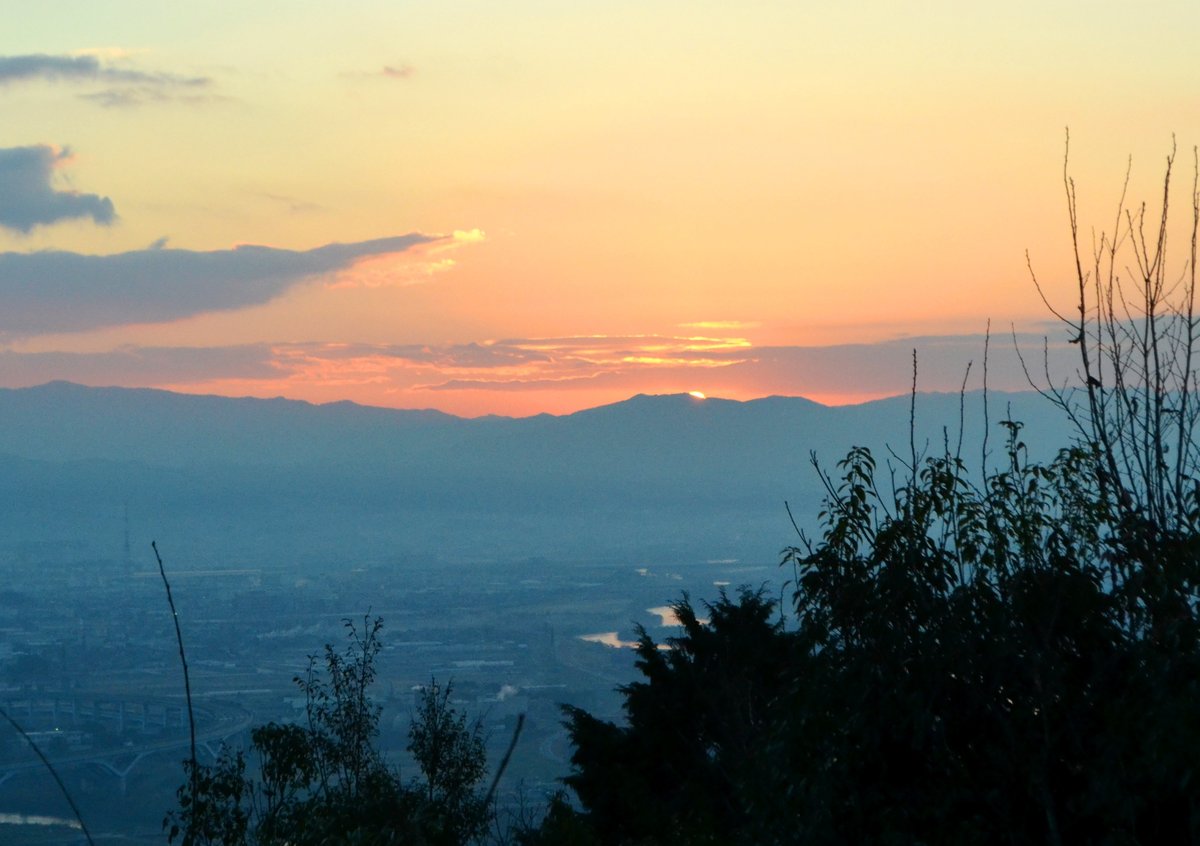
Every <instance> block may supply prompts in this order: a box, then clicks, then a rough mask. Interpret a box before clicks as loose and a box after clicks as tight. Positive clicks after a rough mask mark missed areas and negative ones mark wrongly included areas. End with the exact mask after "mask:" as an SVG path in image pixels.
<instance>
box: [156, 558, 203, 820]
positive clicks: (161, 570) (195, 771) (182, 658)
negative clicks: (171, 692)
mask: <svg viewBox="0 0 1200 846" xmlns="http://www.w3.org/2000/svg"><path fill="white" fill-rule="evenodd" d="M150 548H151V549H153V550H154V560H155V561H157V562H158V574H159V575H160V576H162V582H163V587H165V588H166V589H167V604H168V605H169V606H171V619H172V620H174V621H175V640H176V642H177V643H178V644H179V663H180V664H182V665H183V692H184V695H185V697H186V698H187V709H188V731H189V733H190V740H191V756H192V757H191V776H192V778H191V782H192V804H191V805H190V806H189V807H190V811H189V813H190V814H191V815H192V816H193V817H194V816H195V813H196V801H197V796H196V794H197V792H198V790H199V786H200V762H199V761H198V760H197V759H196V715H195V713H194V712H193V711H192V682H191V679H190V678H189V677H188V664H187V656H186V655H184V654H183V632H181V631H180V629H179V612H177V611H176V610H175V600H174V599H173V598H172V597H171V583H170V582H168V581H167V571H166V568H165V567H163V561H162V556H160V555H159V554H158V543H157V542H156V541H150ZM191 828H192V826H190V825H189V832H190V829H191Z"/></svg>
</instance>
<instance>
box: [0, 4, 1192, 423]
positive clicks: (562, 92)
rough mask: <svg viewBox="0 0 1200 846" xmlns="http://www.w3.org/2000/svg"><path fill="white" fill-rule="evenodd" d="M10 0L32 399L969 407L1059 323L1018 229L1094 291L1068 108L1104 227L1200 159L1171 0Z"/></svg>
mask: <svg viewBox="0 0 1200 846" xmlns="http://www.w3.org/2000/svg"><path fill="white" fill-rule="evenodd" d="M11 6H12V8H10V9H9V10H8V14H7V15H6V25H5V26H4V27H3V29H2V30H0V385H4V386H10V387H14V386H23V385H31V384H38V383H40V382H44V381H48V380H50V379H70V380H72V381H78V382H83V383H86V384H93V385H128V386H150V387H163V388H170V389H173V390H181V391H190V392H204V393H225V394H236V395H254V396H277V395H283V396H288V397H293V398H298V399H308V400H313V401H319V402H324V401H332V400H341V399H351V400H355V401H358V402H363V403H370V404H378V405H390V406H397V407H436V408H442V409H445V410H447V411H452V412H455V413H460V414H469V415H476V414H485V413H503V414H532V413H537V412H539V411H551V412H556V413H557V412H565V411H571V410H575V409H579V408H583V407H587V406H592V405H597V404H600V403H603V402H611V401H615V400H619V399H623V398H625V397H627V396H629V395H631V394H633V393H637V392H639V391H640V392H648V393H662V392H682V391H693V390H696V391H702V392H704V393H705V394H707V395H709V396H726V397H731V398H735V399H748V398H751V397H755V396H761V395H764V394H772V393H782V394H803V395H806V396H810V397H812V398H815V399H819V400H822V401H827V402H846V401H856V400H861V399H866V398H871V397H876V396H881V395H886V394H895V393H901V392H904V391H905V390H907V387H908V384H909V380H910V378H911V370H910V368H911V364H910V360H909V352H908V351H909V350H910V349H911V348H913V347H914V346H915V347H917V348H918V350H919V356H920V359H921V362H922V364H921V383H922V386H923V387H925V388H928V389H932V390H954V389H957V387H958V384H959V383H961V380H962V374H963V369H964V367H965V366H966V363H967V362H968V361H969V360H971V359H976V360H978V358H979V357H980V355H981V352H982V342H981V338H980V335H981V333H982V332H983V331H984V329H985V327H986V325H987V321H988V320H989V318H990V319H991V321H992V327H993V332H994V333H996V334H997V335H1000V336H1003V337H1002V338H993V349H997V348H998V347H1000V346H1004V345H1006V346H1007V347H1008V348H1011V345H1012V342H1011V338H1010V337H1009V335H1010V334H1011V328H1010V327H1012V326H1013V325H1014V324H1015V325H1016V328H1017V330H1018V331H1019V332H1021V333H1022V334H1023V336H1024V337H1025V340H1026V342H1027V343H1028V344H1030V345H1032V346H1033V347H1034V348H1037V349H1040V341H1039V340H1038V337H1039V336H1040V333H1043V332H1047V331H1049V332H1051V333H1054V332H1055V331H1056V330H1055V328H1054V327H1053V326H1052V325H1050V324H1047V323H1046V318H1047V314H1046V312H1045V309H1044V307H1043V306H1042V304H1041V302H1040V300H1039V299H1038V296H1037V294H1036V292H1035V291H1034V289H1033V286H1032V284H1031V283H1030V281H1029V275H1028V271H1027V270H1026V267H1025V251H1026V250H1029V252H1030V254H1031V258H1032V261H1033V264H1034V266H1035V268H1036V269H1037V271H1038V274H1039V278H1040V279H1041V281H1042V282H1043V284H1044V286H1045V287H1046V289H1047V292H1048V293H1049V294H1050V295H1051V297H1052V298H1054V297H1058V298H1060V299H1061V300H1062V301H1063V302H1068V301H1069V296H1070V285H1071V277H1070V272H1071V264H1070V261H1069V253H1068V247H1069V243H1068V239H1067V235H1068V232H1067V227H1066V214H1065V202H1064V199H1063V190H1062V181H1061V180H1062V163H1063V162H1062V160H1063V152H1064V128H1065V127H1067V126H1069V127H1070V129H1071V171H1072V174H1073V175H1074V177H1075V179H1076V182H1077V184H1078V186H1079V197H1080V203H1081V211H1082V216H1083V221H1084V224H1085V226H1087V227H1091V226H1092V225H1095V226H1096V227H1107V226H1109V225H1110V221H1111V217H1112V210H1113V209H1114V208H1115V204H1116V201H1117V199H1118V197H1119V194H1120V189H1121V182H1122V179H1123V177H1124V174H1125V168H1126V163H1127V160H1128V157H1130V156H1132V159H1133V176H1132V180H1131V188H1130V196H1131V197H1133V198H1135V199H1138V200H1141V199H1143V198H1145V199H1147V200H1149V201H1151V202H1154V201H1156V199H1157V197H1156V194H1157V193H1158V186H1159V184H1160V182H1161V176H1162V168H1163V163H1164V160H1165V156H1166V154H1167V153H1168V152H1169V151H1170V149H1171V143H1172V136H1173V135H1174V137H1175V138H1176V139H1177V143H1178V146H1179V151H1180V155H1179V161H1178V163H1177V176H1178V179H1177V182H1176V185H1177V187H1178V188H1179V189H1180V190H1179V191H1178V192H1177V194H1176V196H1175V197H1174V198H1173V199H1174V201H1175V202H1176V204H1177V207H1180V206H1182V207H1185V208H1186V205H1187V199H1188V198H1187V195H1186V191H1187V190H1188V188H1189V187H1190V183H1191V173H1190V171H1191V160H1192V152H1191V151H1192V145H1193V144H1196V143H1200V62H1198V61H1197V60H1196V51H1195V43H1196V42H1195V36H1196V33H1197V32H1200V5H1198V4H1196V3H1195V2H1182V0H1181V2H1148V3H1144V4H1122V5H1115V4H1114V5H1112V6H1111V7H1109V8H1104V9H1101V8H1100V7H1099V6H1097V4H1095V3H1091V2H1053V0H1041V2H1011V3H1007V4H981V3H961V2H953V3H952V2H924V3H906V4H899V3H893V2H883V0H875V1H874V2H873V1H872V0H863V2H857V3H844V4H830V3H816V2H795V0H790V1H789V2H767V0H764V1H763V2H754V1H753V0H750V2H746V3H741V4H731V3H728V2H705V0H691V2H687V3H683V2H673V0H656V2H652V3H646V2H644V0H643V2H636V3H635V2H625V0H605V2H602V3H601V2H590V0H581V2H570V3H563V2H534V0H510V2H505V3H496V2H457V0H440V2H436V3H433V2H400V0H387V2H369V1H368V0H347V2H344V3H340V4H336V5H335V4H329V3H325V2H315V1H314V2H298V1H297V0H287V2H283V0H278V2H269V1H268V0H263V2H254V3H243V2H238V3H233V2H209V3H204V4H160V3H150V2H134V0H123V1H122V0H110V2H106V3H103V4H98V3H92V2H70V1H66V2H59V3H54V4H25V3H22V4H11ZM1176 256H1177V258H1178V259H1179V262H1180V266H1182V259H1183V250H1182V249H1179V250H1178V251H1177V252H1176ZM1052 337H1054V336H1053V335H1052ZM997 355H998V356H999V358H998V359H997V366H996V368H995V371H994V374H993V378H994V379H995V380H997V382H998V384H996V387H1010V388H1016V387H1020V386H1021V380H1020V379H1019V378H1018V376H1017V372H1016V368H1015V366H1013V361H1012V360H1008V359H1013V358H1014V357H1012V356H1011V355H1009V354H1008V353H1007V352H1006V351H1003V352H998V353H997ZM1006 355H1007V356H1008V359H1006V358H1005V356H1006ZM1006 362H1007V363H1006ZM977 369H978V366H977ZM1006 380H1007V381H1006Z"/></svg>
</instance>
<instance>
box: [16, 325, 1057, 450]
mask: <svg viewBox="0 0 1200 846" xmlns="http://www.w3.org/2000/svg"><path fill="white" fill-rule="evenodd" d="M983 340H984V339H983V337H982V336H980V335H960V336H940V337H922V338H909V339H905V340H902V341H884V342H880V343H872V344H841V345H829V346H810V347H802V346H774V347H752V346H749V345H744V342H743V341H741V340H740V339H736V338H726V339H721V338H702V339H697V338H692V337H671V336H580V337H574V338H524V339H522V338H510V339H506V340H500V341H486V342H478V343H463V344H366V343H318V342H312V343H256V344H244V345H236V346H224V347H178V348H177V347H135V346H123V347H118V348H116V349H112V350H108V351H101V352H89V353H86V354H85V353H78V352H53V351H51V352H45V351H42V352H25V351H20V350H16V349H9V350H8V351H4V352H0V384H3V385H6V386H13V387H15V386H23V385H33V384H39V383H41V382H46V381H50V380H53V379H68V380H71V381H76V382H82V383H85V384H92V385H124V386H128V387H166V388H172V389H176V390H189V391H210V390H211V391H216V392H220V393H234V394H250V395H256V396H278V395H283V396H289V397H295V398H299V399H311V400H317V401H323V400H330V399H346V398H350V399H354V400H357V401H359V402H364V403H368V404H380V405H399V406H408V407H425V406H429V405H436V406H439V407H443V408H459V409H464V410H466V409H474V410H475V411H474V413H479V412H480V411H481V410H496V409H498V408H499V409H502V408H506V407H512V403H513V402H514V400H515V398H517V397H519V396H520V395H521V394H528V395H529V396H530V397H531V398H532V397H535V396H536V397H537V399H530V400H528V401H526V402H525V404H524V406H523V407H527V408H532V409H544V408H545V407H547V405H550V406H552V407H555V408H558V409H561V410H570V409H574V408H581V407H585V406H588V405H595V404H599V403H601V402H611V401H615V400H619V399H624V398H625V397H628V396H630V395H632V394H635V393H639V392H646V393H666V392H680V391H686V390H694V389H699V390H703V391H705V392H706V393H708V394H709V395H710V396H726V397H736V398H742V399H748V398H751V397H759V396H767V395H771V394H784V395H800V396H807V397H810V398H814V399H818V400H820V401H822V402H829V403H845V402H858V401H862V400H866V399H872V398H876V397H881V396H889V395H895V394H902V393H905V392H906V391H907V390H908V389H909V384H910V383H909V380H910V379H911V359H910V354H911V350H912V349H913V348H914V347H915V348H916V349H917V350H918V358H919V365H918V366H919V371H920V372H919V379H918V387H919V389H920V390H922V391H957V390H958V389H959V387H960V386H961V385H962V383H963V376H964V373H965V370H966V366H967V363H968V362H970V361H975V362H976V365H975V367H974V368H973V369H972V371H971V372H972V374H973V376H972V380H971V382H970V383H969V384H968V386H967V387H968V388H978V387H980V386H981V384H982V380H981V376H982V374H981V370H982V360H981V356H982V351H983ZM1016 340H1017V343H1018V344H1019V345H1020V347H1021V348H1022V349H1023V350H1025V352H1026V354H1027V355H1029V356H1030V357H1031V358H1032V359H1036V362H1035V366H1036V367H1037V368H1038V369H1039V371H1040V369H1041V366H1042V361H1041V355H1042V351H1043V346H1042V338H1041V337H1040V336H1036V335H1033V334H1028V335H1020V336H1018V337H1017V339H1016ZM1012 342H1013V339H1012V338H1006V339H1004V342H1003V343H1001V342H1000V341H999V339H995V338H994V339H993V340H992V345H991V351H990V357H989V377H988V378H989V386H990V387H991V388H993V389H994V390H999V391H1006V390H1025V389H1027V388H1028V385H1027V383H1026V382H1025V379H1024V376H1023V374H1022V372H1021V368H1020V365H1019V362H1018V361H1017V358H1016V353H1015V352H1014V349H1013V343H1012ZM1047 351H1048V353H1049V356H1050V358H1049V362H1048V364H1049V368H1050V370H1051V372H1052V373H1053V374H1059V375H1061V376H1063V377H1069V376H1070V374H1071V373H1072V372H1073V365H1072V358H1071V356H1073V355H1075V354H1076V349H1075V348H1074V347H1071V346H1070V345H1068V344H1066V343H1065V342H1064V343H1052V344H1050V345H1049V347H1048V348H1047ZM797 436H798V437H802V436H803V433H802V432H798V433H797Z"/></svg>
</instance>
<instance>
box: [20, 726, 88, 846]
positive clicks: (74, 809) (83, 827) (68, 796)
mask: <svg viewBox="0 0 1200 846" xmlns="http://www.w3.org/2000/svg"><path fill="white" fill-rule="evenodd" d="M0 717H4V719H6V720H8V723H9V725H11V726H12V727H13V728H14V729H16V730H17V734H19V735H21V737H23V738H24V739H25V742H26V743H28V744H29V748H30V749H32V750H33V752H34V754H35V755H37V756H38V758H39V759H40V760H41V762H42V766H44V767H45V768H46V770H47V771H49V773H50V775H51V776H53V777H54V783H55V784H57V785H58V789H59V790H61V791H62V795H63V798H65V799H66V800H67V804H68V805H70V806H71V812H72V813H73V814H75V819H76V821H78V823H79V828H80V829H81V830H82V831H83V836H84V837H86V838H87V842H88V843H89V844H91V846H96V843H95V841H93V840H92V835H91V833H90V832H89V831H88V827H87V823H85V822H84V821H83V816H82V815H81V814H80V813H79V806H78V805H76V804H75V800H74V799H72V798H71V793H70V791H69V790H67V786H66V785H65V784H63V780H62V779H61V778H59V776H58V770H56V769H54V765H53V764H51V763H50V759H49V758H47V757H46V756H45V755H44V754H42V750H41V748H40V747H39V746H38V745H37V744H36V743H34V742H33V738H32V737H30V736H29V735H28V734H26V733H25V729H23V728H21V725H20V724H19V723H18V722H17V721H16V720H14V719H13V718H12V717H10V716H9V715H8V712H7V711H5V710H4V709H3V708H0Z"/></svg>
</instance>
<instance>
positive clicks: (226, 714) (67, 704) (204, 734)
mask: <svg viewBox="0 0 1200 846" xmlns="http://www.w3.org/2000/svg"><path fill="white" fill-rule="evenodd" d="M2 704H3V707H4V709H5V711H7V712H8V714H9V716H11V717H12V718H13V719H14V720H16V721H17V722H18V723H19V724H20V725H21V728H23V729H24V730H25V732H26V734H28V735H29V736H30V737H31V738H32V739H33V741H34V742H35V743H37V745H38V747H39V748H40V749H41V750H42V753H43V754H44V755H45V756H46V757H47V758H48V759H50V762H51V763H52V764H54V766H55V768H59V767H62V766H66V765H69V764H94V765H96V766H97V767H99V768H101V769H102V770H105V771H107V772H108V773H110V774H111V775H113V776H115V777H117V778H119V779H120V780H121V784H122V787H123V786H124V784H125V778H126V777H127V776H128V775H129V773H130V772H132V771H133V768H134V767H136V766H137V765H138V764H139V763H140V762H141V761H143V760H145V758H146V757H148V756H150V755H154V754H156V753H159V752H168V751H172V750H174V751H180V750H185V749H187V748H188V746H189V744H190V738H189V736H188V723H187V706H186V705H185V704H183V703H182V702H180V701H179V700H176V699H166V698H156V697H138V698H135V697H120V696H114V695H112V694H102V693H74V692H72V693H33V694H22V695H20V696H11V695H10V696H9V697H8V698H7V699H6V700H4V701H3V703H2ZM194 710H195V715H196V747H197V752H198V753H199V751H200V750H201V749H203V751H204V752H206V753H207V754H208V755H209V757H210V758H213V759H215V758H216V756H217V753H218V751H219V748H220V745H221V743H222V742H223V741H225V740H227V739H228V738H230V737H233V736H235V735H237V734H240V733H241V732H243V731H246V730H247V729H248V728H250V726H251V724H252V723H253V717H252V715H251V714H250V712H249V711H246V710H245V709H243V708H240V707H238V706H236V705H228V704H224V703H217V704H214V703H212V702H211V701H209V702H206V703H205V704H204V705H201V706H195V707H194ZM97 726H100V727H102V728H104V729H105V731H104V732H103V733H102V736H97V734H96V733H95V732H94V731H91V730H90V729H94V728H96V727H97ZM12 735H13V740H14V742H11V743H9V744H7V748H8V749H9V750H10V751H8V752H7V753H0V785H3V784H4V782H6V781H8V780H9V779H10V778H12V777H13V776H14V775H16V774H17V773H20V772H24V771H27V770H32V769H40V768H42V767H43V764H42V762H41V761H39V760H38V759H37V757H36V756H35V755H34V754H33V751H32V750H30V749H29V748H28V744H27V743H25V741H24V740H22V739H21V738H20V737H19V736H18V735H17V734H16V732H13V733H12ZM0 736H2V733H0ZM18 744H19V746H18Z"/></svg>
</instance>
